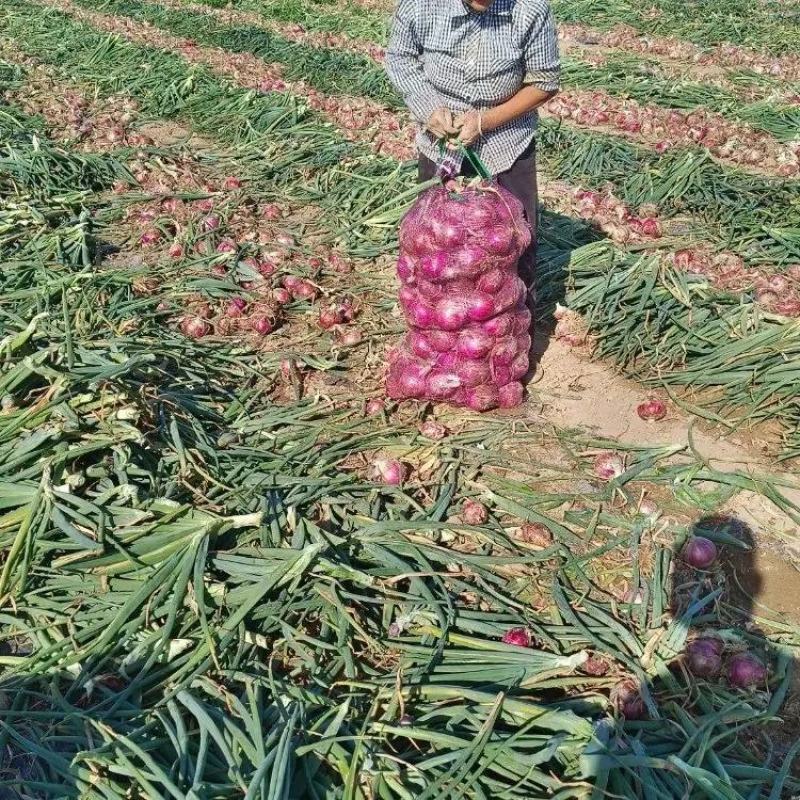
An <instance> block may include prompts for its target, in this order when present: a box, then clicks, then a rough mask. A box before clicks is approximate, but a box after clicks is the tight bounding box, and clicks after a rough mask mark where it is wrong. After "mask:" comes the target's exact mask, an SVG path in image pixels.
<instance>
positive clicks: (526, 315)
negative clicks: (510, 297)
mask: <svg viewBox="0 0 800 800" xmlns="http://www.w3.org/2000/svg"><path fill="white" fill-rule="evenodd" d="M512 320H513V327H512V330H511V332H512V333H513V334H514V336H527V337H528V346H527V347H525V348H524V350H525V353H528V352H529V351H530V349H531V323H532V322H533V316H532V315H531V312H530V311H528V309H527V308H525V309H523V310H522V311H516V312H514V314H513V316H512Z"/></svg>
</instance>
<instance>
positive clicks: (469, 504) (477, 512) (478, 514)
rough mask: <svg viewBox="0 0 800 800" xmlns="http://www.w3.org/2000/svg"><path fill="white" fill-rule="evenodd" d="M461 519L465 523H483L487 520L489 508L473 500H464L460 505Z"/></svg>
mask: <svg viewBox="0 0 800 800" xmlns="http://www.w3.org/2000/svg"><path fill="white" fill-rule="evenodd" d="M461 519H462V521H463V522H464V524H465V525H485V524H486V523H487V522H488V521H489V509H488V508H486V506H485V505H483V503H478V502H477V501H475V500H469V499H468V500H465V501H464V504H463V505H462V506H461Z"/></svg>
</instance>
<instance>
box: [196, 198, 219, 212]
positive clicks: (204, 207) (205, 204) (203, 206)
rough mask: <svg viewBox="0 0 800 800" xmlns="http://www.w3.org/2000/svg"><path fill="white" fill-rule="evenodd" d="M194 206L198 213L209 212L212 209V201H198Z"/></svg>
mask: <svg viewBox="0 0 800 800" xmlns="http://www.w3.org/2000/svg"><path fill="white" fill-rule="evenodd" d="M195 205H196V206H197V208H198V209H199V210H200V211H211V209H212V208H214V201H213V200H212V199H211V198H210V197H206V198H204V199H203V200H198V201H197V202H196V203H195Z"/></svg>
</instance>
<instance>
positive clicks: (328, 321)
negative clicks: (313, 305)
mask: <svg viewBox="0 0 800 800" xmlns="http://www.w3.org/2000/svg"><path fill="white" fill-rule="evenodd" d="M339 322H340V320H339V317H338V315H337V314H336V310H335V309H334V308H333V307H331V306H328V307H327V308H323V309H322V310H321V311H320V312H319V326H320V328H323V329H324V330H326V331H327V330H330V329H331V328H332V327H333V326H334V325H338V324H339Z"/></svg>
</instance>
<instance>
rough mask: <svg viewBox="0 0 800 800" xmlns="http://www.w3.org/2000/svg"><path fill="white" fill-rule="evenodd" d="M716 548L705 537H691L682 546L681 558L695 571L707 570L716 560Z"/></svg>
mask: <svg viewBox="0 0 800 800" xmlns="http://www.w3.org/2000/svg"><path fill="white" fill-rule="evenodd" d="M717 554H718V553H717V546H716V545H715V544H714V542H712V541H711V539H706V537H705V536H693V537H692V538H691V539H689V541H688V542H687V543H686V544H685V545H684V547H683V550H682V551H681V557H682V558H683V560H684V561H685V562H686V563H687V564H688V565H689V566H690V567H694V568H695V569H708V568H709V567H710V566H711V565H712V564H713V563H714V562H715V561H716V560H717Z"/></svg>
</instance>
